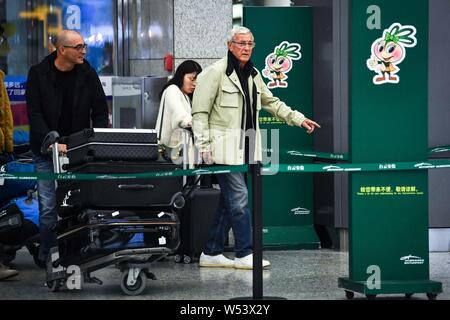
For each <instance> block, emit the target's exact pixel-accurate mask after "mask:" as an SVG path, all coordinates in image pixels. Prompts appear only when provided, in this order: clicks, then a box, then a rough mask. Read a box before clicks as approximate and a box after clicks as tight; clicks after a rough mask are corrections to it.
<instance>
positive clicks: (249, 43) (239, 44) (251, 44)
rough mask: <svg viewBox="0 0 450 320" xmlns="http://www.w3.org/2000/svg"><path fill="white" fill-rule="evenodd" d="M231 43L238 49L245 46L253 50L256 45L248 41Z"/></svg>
mask: <svg viewBox="0 0 450 320" xmlns="http://www.w3.org/2000/svg"><path fill="white" fill-rule="evenodd" d="M231 42H233V43H234V44H235V45H237V46H238V47H239V48H245V47H246V46H249V47H250V48H254V47H255V46H256V43H254V42H253V41H248V42H245V41H240V42H237V41H234V40H233V41H231Z"/></svg>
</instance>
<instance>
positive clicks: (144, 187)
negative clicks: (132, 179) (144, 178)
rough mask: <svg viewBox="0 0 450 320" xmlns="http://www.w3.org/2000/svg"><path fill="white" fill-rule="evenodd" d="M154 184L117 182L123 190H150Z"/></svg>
mask: <svg viewBox="0 0 450 320" xmlns="http://www.w3.org/2000/svg"><path fill="white" fill-rule="evenodd" d="M154 188H155V186H154V185H152V184H119V189H125V190H151V189H154Z"/></svg>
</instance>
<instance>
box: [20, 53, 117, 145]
mask: <svg viewBox="0 0 450 320" xmlns="http://www.w3.org/2000/svg"><path fill="white" fill-rule="evenodd" d="M55 59H56V52H53V53H52V54H50V55H48V56H47V57H46V58H44V60H43V61H42V62H41V63H39V64H37V65H35V66H32V67H31V68H30V71H29V73H28V80H27V90H26V99H27V110H28V119H29V122H30V144H31V150H32V151H33V153H35V154H39V153H40V148H41V144H42V141H43V140H44V138H45V136H46V135H47V133H48V132H50V131H53V130H57V129H58V123H59V117H60V113H61V110H62V106H61V105H62V100H63V97H62V94H61V92H59V91H58V90H57V88H56V71H55V68H54V67H53V65H54V62H55ZM75 70H76V76H75V88H74V94H73V97H74V99H73V104H72V114H73V115H74V116H73V119H72V131H73V132H77V131H80V130H83V129H85V128H90V127H91V120H92V127H94V128H105V127H107V126H108V105H107V103H106V97H105V93H104V91H103V87H102V84H101V82H100V79H99V78H98V75H97V73H96V72H95V70H94V69H92V68H91V66H90V65H89V63H88V62H87V61H86V60H85V61H84V63H83V64H80V65H75Z"/></svg>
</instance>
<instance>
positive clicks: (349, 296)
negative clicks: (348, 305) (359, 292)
mask: <svg viewBox="0 0 450 320" xmlns="http://www.w3.org/2000/svg"><path fill="white" fill-rule="evenodd" d="M354 296H355V293H354V292H353V291H348V290H345V297H346V298H347V299H353V297H354Z"/></svg>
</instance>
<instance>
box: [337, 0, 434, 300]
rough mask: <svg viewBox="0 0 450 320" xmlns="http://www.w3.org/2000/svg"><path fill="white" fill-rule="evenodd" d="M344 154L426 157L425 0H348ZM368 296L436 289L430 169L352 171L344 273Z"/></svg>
mask: <svg viewBox="0 0 450 320" xmlns="http://www.w3.org/2000/svg"><path fill="white" fill-rule="evenodd" d="M349 10H350V14H349V17H350V18H349V21H350V116H351V119H350V123H351V125H350V158H351V161H352V162H354V163H356V162H381V163H383V162H384V163H386V164H387V165H388V166H389V163H390V162H397V161H417V162H422V161H423V162H425V161H426V160H427V148H428V137H427V134H428V128H427V123H428V120H427V112H428V105H427V104H428V92H427V87H428V69H427V61H428V1H427V0H416V1H414V2H413V3H412V2H411V1H409V0H396V1H390V0H353V1H351V2H350V8H349ZM339 286H340V287H342V288H345V289H348V290H350V291H356V292H361V293H364V294H366V295H368V296H369V297H372V296H373V295H376V294H382V293H405V294H408V295H409V294H412V293H419V292H426V293H428V294H429V296H430V297H434V296H435V294H436V293H438V292H440V291H441V290H442V285H441V283H439V282H435V281H430V280H429V252H428V173H427V172H426V171H402V172H399V171H391V172H386V173H384V172H383V173H379V172H374V173H352V174H351V175H350V214H349V277H348V278H340V279H339Z"/></svg>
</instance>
